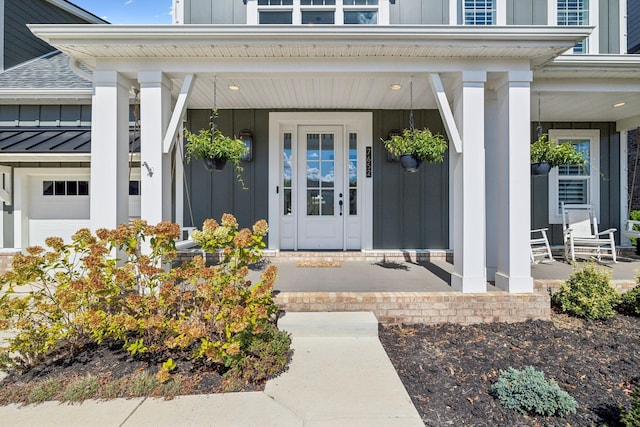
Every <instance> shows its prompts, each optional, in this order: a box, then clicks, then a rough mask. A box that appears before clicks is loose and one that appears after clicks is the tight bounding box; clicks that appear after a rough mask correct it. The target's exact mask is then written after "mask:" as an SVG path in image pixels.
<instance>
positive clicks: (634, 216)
mask: <svg viewBox="0 0 640 427" xmlns="http://www.w3.org/2000/svg"><path fill="white" fill-rule="evenodd" d="M629 219H630V220H632V221H640V210H635V211H631V212H629ZM633 229H634V230H635V231H640V226H638V225H634V226H633ZM637 240H638V239H636V238H635V237H629V241H630V242H631V244H632V245H633V246H636V242H637Z"/></svg>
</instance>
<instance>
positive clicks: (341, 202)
mask: <svg viewBox="0 0 640 427" xmlns="http://www.w3.org/2000/svg"><path fill="white" fill-rule="evenodd" d="M340 197H342V194H340ZM343 204H344V202H343V201H342V200H340V201H339V202H338V206H340V216H342V205H343Z"/></svg>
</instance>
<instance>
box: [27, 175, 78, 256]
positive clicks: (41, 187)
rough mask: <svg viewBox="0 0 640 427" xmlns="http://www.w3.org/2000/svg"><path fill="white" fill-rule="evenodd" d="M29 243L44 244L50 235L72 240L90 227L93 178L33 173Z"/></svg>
mask: <svg viewBox="0 0 640 427" xmlns="http://www.w3.org/2000/svg"><path fill="white" fill-rule="evenodd" d="M29 187H30V188H29V195H30V199H29V201H30V203H29V208H30V209H29V245H40V246H44V241H45V239H46V238H47V237H50V236H57V237H62V238H63V239H65V241H69V240H70V238H71V236H72V235H73V234H74V233H75V232H76V231H78V230H79V229H80V228H83V227H89V178H88V177H86V178H85V177H80V178H78V176H62V177H61V176H56V177H55V178H54V179H51V178H47V177H40V176H32V177H31V178H30V186H29Z"/></svg>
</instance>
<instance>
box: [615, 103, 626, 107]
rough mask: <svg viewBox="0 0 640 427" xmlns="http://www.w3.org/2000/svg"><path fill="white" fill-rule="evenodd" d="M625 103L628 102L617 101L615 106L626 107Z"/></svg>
mask: <svg viewBox="0 0 640 427" xmlns="http://www.w3.org/2000/svg"><path fill="white" fill-rule="evenodd" d="M625 105H627V103H626V102H616V103H615V104H613V108H618V107H624V106H625Z"/></svg>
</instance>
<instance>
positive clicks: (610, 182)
mask: <svg viewBox="0 0 640 427" xmlns="http://www.w3.org/2000/svg"><path fill="white" fill-rule="evenodd" d="M536 126H537V125H534V126H532V131H531V135H532V140H533V138H534V137H535V127H536ZM542 127H543V131H544V132H548V130H549V129H599V130H600V171H599V175H600V216H599V218H598V228H599V229H601V230H605V229H607V228H610V227H612V228H616V229H617V230H618V232H617V233H616V241H617V242H618V243H619V242H620V235H621V234H620V230H622V228H621V226H620V134H619V133H618V132H616V124H615V123H609V122H604V123H602V122H601V123H584V122H581V123H565V122H562V123H560V122H543V123H542ZM531 195H532V201H531V228H532V229H536V228H543V227H549V231H550V235H549V240H550V243H551V244H552V245H562V244H563V236H562V224H551V225H550V224H549V179H548V177H542V176H538V177H531Z"/></svg>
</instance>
